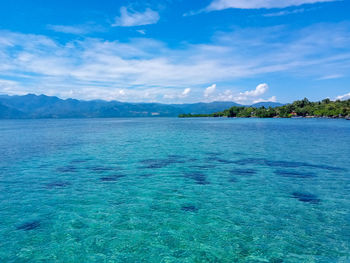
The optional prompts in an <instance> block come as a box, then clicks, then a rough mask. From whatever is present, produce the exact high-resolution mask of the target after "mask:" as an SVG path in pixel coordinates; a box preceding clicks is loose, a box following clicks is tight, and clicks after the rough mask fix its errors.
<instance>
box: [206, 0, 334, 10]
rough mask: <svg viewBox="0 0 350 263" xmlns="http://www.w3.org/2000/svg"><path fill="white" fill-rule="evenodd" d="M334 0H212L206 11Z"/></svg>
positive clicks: (275, 6)
mask: <svg viewBox="0 0 350 263" xmlns="http://www.w3.org/2000/svg"><path fill="white" fill-rule="evenodd" d="M333 1H336V0H249V1H248V0H214V1H212V2H211V4H210V5H209V6H208V7H207V8H206V10H207V11H214V10H223V9H228V8H239V9H260V8H285V7H289V6H300V5H303V4H315V3H321V2H333Z"/></svg>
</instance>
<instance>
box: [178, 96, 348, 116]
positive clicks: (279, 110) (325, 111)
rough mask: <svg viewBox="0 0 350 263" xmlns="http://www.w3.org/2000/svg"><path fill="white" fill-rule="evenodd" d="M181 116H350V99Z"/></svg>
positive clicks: (306, 100) (296, 102)
mask: <svg viewBox="0 0 350 263" xmlns="http://www.w3.org/2000/svg"><path fill="white" fill-rule="evenodd" d="M179 117H180V118H192V117H229V118H234V117H240V118H253V117H255V118H292V117H305V118H321V117H327V118H347V119H349V118H350V99H349V100H344V101H340V100H336V101H331V100H330V99H324V100H322V101H318V102H311V101H309V100H308V99H307V98H304V99H303V100H297V101H294V102H293V103H290V104H286V105H283V106H279V107H274V108H272V107H269V108H265V107H260V108H255V107H249V106H248V107H246V106H233V107H231V108H229V109H227V110H224V111H221V112H215V113H211V114H180V115H179Z"/></svg>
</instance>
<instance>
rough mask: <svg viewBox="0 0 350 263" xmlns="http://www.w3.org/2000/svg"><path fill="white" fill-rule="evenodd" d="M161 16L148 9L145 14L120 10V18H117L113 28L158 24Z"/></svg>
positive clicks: (124, 8) (125, 9)
mask: <svg viewBox="0 0 350 263" xmlns="http://www.w3.org/2000/svg"><path fill="white" fill-rule="evenodd" d="M159 18H160V17H159V14H158V12H156V11H153V10H152V9H149V8H147V9H146V10H145V12H143V13H142V12H134V11H128V9H127V8H126V7H121V8H120V16H119V17H116V18H115V23H114V24H113V25H112V26H121V27H132V26H143V25H150V24H156V23H157V22H158V21H159Z"/></svg>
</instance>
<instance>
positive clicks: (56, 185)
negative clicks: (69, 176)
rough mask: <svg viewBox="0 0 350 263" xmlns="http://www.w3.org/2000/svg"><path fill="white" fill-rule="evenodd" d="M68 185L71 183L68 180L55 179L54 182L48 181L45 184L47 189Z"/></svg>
mask: <svg viewBox="0 0 350 263" xmlns="http://www.w3.org/2000/svg"><path fill="white" fill-rule="evenodd" d="M70 185H71V183H70V182H63V181H56V182H51V183H48V184H46V185H45V186H46V188H48V189H53V188H64V187H67V186H70Z"/></svg>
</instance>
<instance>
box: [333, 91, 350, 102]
mask: <svg viewBox="0 0 350 263" xmlns="http://www.w3.org/2000/svg"><path fill="white" fill-rule="evenodd" d="M335 99H336V100H348V99H350V92H349V93H347V94H344V95H340V96H337V97H336V98H335Z"/></svg>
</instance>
